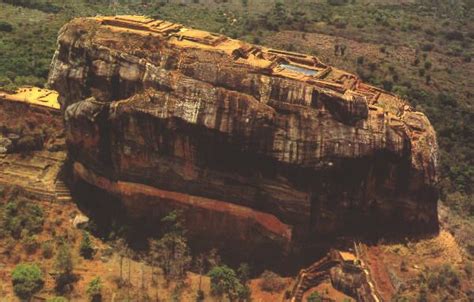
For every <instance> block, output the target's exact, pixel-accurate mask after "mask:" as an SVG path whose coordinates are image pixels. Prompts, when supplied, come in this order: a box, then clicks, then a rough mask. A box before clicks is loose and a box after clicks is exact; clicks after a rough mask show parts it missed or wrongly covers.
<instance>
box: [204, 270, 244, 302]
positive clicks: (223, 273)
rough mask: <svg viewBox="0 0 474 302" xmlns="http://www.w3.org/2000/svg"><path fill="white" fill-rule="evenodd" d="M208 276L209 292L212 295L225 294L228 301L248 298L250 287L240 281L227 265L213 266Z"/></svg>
mask: <svg viewBox="0 0 474 302" xmlns="http://www.w3.org/2000/svg"><path fill="white" fill-rule="evenodd" d="M208 276H209V277H210V278H211V293H212V294H213V295H215V296H218V297H222V296H224V295H226V296H227V298H228V299H229V300H230V301H234V300H236V299H239V300H241V301H249V300H250V289H249V288H248V287H247V286H246V285H243V284H242V283H240V280H239V278H238V277H237V274H236V273H235V271H234V270H233V269H231V268H230V267H228V266H227V265H222V266H215V267H213V268H212V269H211V270H210V271H209V273H208Z"/></svg>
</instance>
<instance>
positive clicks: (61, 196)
mask: <svg viewBox="0 0 474 302" xmlns="http://www.w3.org/2000/svg"><path fill="white" fill-rule="evenodd" d="M54 185H55V188H54V191H55V194H56V201H60V202H68V201H71V200H72V196H71V191H70V190H69V187H68V186H67V185H66V184H65V183H64V181H62V180H60V179H58V180H56V183H55V184H54Z"/></svg>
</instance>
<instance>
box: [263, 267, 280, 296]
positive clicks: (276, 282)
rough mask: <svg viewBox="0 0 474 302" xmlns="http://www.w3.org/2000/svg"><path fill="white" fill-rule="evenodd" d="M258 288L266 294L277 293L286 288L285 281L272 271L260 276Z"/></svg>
mask: <svg viewBox="0 0 474 302" xmlns="http://www.w3.org/2000/svg"><path fill="white" fill-rule="evenodd" d="M260 278H261V279H262V280H261V281H260V288H261V289H262V290H264V291H267V292H278V291H281V290H283V289H284V288H285V287H286V284H285V281H284V280H283V279H282V278H281V277H280V276H279V275H278V274H276V273H274V272H272V271H264V272H263V273H262V275H261V276H260Z"/></svg>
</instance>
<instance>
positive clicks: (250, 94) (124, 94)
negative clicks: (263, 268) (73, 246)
mask: <svg viewBox="0 0 474 302" xmlns="http://www.w3.org/2000/svg"><path fill="white" fill-rule="evenodd" d="M58 43H59V45H58V50H57V52H56V55H55V58H54V60H53V62H52V70H51V74H50V85H51V86H52V87H53V88H54V89H56V90H57V91H58V92H59V93H60V102H61V103H62V109H63V111H64V117H65V122H66V128H67V129H66V132H67V139H68V146H69V151H70V157H71V159H72V160H73V161H74V162H75V163H76V164H75V168H76V174H77V175H78V176H80V177H81V178H82V179H84V180H85V181H86V182H89V183H91V184H93V185H95V186H97V187H99V188H101V189H103V190H105V191H107V192H110V193H112V194H114V195H116V196H119V197H120V198H121V199H122V200H123V201H124V203H125V204H127V205H128V208H129V209H130V212H131V213H133V214H134V215H137V216H140V215H147V214H149V213H151V212H153V209H154V208H155V209H159V208H161V207H162V206H163V204H166V205H168V206H169V207H171V208H172V207H179V208H182V209H184V210H185V211H186V213H187V214H186V215H187V218H188V221H189V223H190V224H192V225H193V230H194V231H196V233H199V232H200V229H202V230H207V231H208V232H209V233H219V232H220V235H219V236H221V237H225V234H226V233H227V232H226V230H229V231H231V233H232V234H234V235H235V236H236V237H238V238H240V239H242V240H247V241H246V242H249V241H248V240H250V241H252V240H253V239H255V238H257V237H258V240H257V241H258V243H261V242H264V241H269V242H278V244H279V245H283V246H285V247H287V246H288V245H289V244H290V243H291V242H301V241H303V240H306V241H307V240H308V239H309V241H318V240H320V238H323V237H325V236H333V235H337V234H350V233H354V232H363V233H365V234H367V233H373V232H386V231H395V232H431V231H434V230H436V229H437V210H436V206H437V205H436V202H437V191H436V181H437V179H436V160H437V144H436V136H435V132H434V130H433V128H432V126H431V125H430V123H429V121H428V119H427V118H426V116H425V115H423V114H422V113H419V112H414V111H413V110H412V109H411V108H410V107H409V106H408V105H407V104H406V103H405V102H404V101H402V100H401V99H399V98H398V97H396V96H393V95H391V94H389V93H386V92H384V91H381V90H379V89H377V88H374V87H371V86H368V85H365V84H363V83H361V82H360V80H359V79H358V78H357V77H356V76H354V75H352V74H348V73H345V72H343V71H341V70H338V69H336V68H333V67H330V66H326V65H324V64H323V63H321V62H320V61H319V60H318V59H317V58H314V57H310V56H305V55H301V54H295V53H289V52H284V51H278V50H272V49H267V48H263V47H257V46H253V45H248V44H246V43H243V42H240V41H235V40H231V39H228V38H226V37H222V36H219V35H214V34H209V33H205V32H201V31H196V30H190V29H186V28H183V27H182V26H180V25H176V24H172V23H168V22H163V21H155V20H149V19H146V18H141V17H115V18H113V17H111V18H91V19H76V20H74V21H72V22H71V23H69V24H67V25H66V26H65V27H64V28H63V29H62V30H61V32H60V36H59V39H58ZM168 206H167V207H168ZM200 213H201V214H200ZM202 213H205V214H202ZM222 217H227V218H225V219H224V218H222ZM238 233H240V234H241V235H242V234H246V235H245V236H243V235H242V236H240V237H239V236H238V235H237V234H238ZM257 234H258V236H257ZM234 235H233V236H234ZM219 236H217V237H219Z"/></svg>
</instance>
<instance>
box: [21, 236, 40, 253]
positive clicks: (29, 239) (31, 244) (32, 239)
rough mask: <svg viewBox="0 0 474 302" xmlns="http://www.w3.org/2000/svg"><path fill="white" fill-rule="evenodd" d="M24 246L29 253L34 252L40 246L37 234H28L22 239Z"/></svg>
mask: <svg viewBox="0 0 474 302" xmlns="http://www.w3.org/2000/svg"><path fill="white" fill-rule="evenodd" d="M22 243H23V247H24V248H25V251H26V252H27V253H28V254H33V253H34V252H36V250H37V249H38V248H39V242H38V239H37V237H36V236H34V235H33V236H26V237H24V238H23V240H22Z"/></svg>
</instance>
